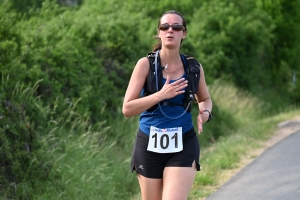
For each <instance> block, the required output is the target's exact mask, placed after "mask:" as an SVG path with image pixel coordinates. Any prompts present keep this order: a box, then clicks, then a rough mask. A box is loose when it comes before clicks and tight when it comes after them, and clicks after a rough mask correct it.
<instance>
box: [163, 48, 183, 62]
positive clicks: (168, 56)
mask: <svg viewBox="0 0 300 200" xmlns="http://www.w3.org/2000/svg"><path fill="white" fill-rule="evenodd" d="M159 54H160V59H161V60H162V61H163V63H164V64H168V65H173V64H175V63H177V61H178V58H179V56H180V55H179V51H178V49H176V50H175V49H174V50H169V49H168V50H164V49H162V50H161V51H160V52H159Z"/></svg>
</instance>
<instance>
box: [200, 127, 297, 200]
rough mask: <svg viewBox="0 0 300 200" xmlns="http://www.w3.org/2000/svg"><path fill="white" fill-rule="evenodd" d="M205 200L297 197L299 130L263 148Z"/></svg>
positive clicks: (295, 198)
mask: <svg viewBox="0 0 300 200" xmlns="http://www.w3.org/2000/svg"><path fill="white" fill-rule="evenodd" d="M206 200H300V131H297V132H295V133H293V134H291V135H290V136H288V137H286V138H285V139H283V140H281V141H280V142H278V143H277V144H275V145H274V146H272V147H270V148H269V149H267V150H266V151H265V152H264V153H262V154H261V155H260V156H258V157H257V158H256V159H255V160H254V161H253V162H251V163H250V164H249V165H247V166H246V167H245V168H244V169H242V170H241V171H240V172H239V173H237V174H236V175H235V176H234V177H232V178H231V179H230V180H229V181H228V182H227V183H225V184H224V185H223V186H221V187H220V188H219V189H218V190H217V191H216V192H215V193H213V194H212V195H211V196H209V197H208V198H207V199H206Z"/></svg>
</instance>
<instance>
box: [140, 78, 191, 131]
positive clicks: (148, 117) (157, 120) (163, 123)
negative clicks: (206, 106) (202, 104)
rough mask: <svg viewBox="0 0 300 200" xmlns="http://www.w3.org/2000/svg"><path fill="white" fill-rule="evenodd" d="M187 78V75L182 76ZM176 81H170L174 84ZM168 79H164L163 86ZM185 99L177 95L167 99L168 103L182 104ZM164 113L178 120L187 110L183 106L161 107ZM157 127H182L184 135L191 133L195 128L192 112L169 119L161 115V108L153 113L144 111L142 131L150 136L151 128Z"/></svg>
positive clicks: (141, 122) (141, 117)
mask: <svg viewBox="0 0 300 200" xmlns="http://www.w3.org/2000/svg"><path fill="white" fill-rule="evenodd" d="M182 77H185V74H184V75H183V76H182ZM174 81H176V80H170V83H173V82H174ZM165 82H166V79H165V78H163V84H165ZM183 99H184V94H180V95H177V96H175V97H173V98H171V99H166V100H164V101H166V102H176V103H182V102H183ZM161 109H162V111H163V112H164V113H165V114H166V115H167V116H169V117H171V118H176V117H178V116H180V115H181V114H182V113H183V112H184V111H185V108H184V107H182V106H163V105H161ZM151 126H155V127H157V128H174V127H182V133H185V132H187V131H189V130H190V129H191V128H192V127H193V121H192V115H191V113H190V112H186V113H185V114H184V115H183V116H181V117H180V118H177V119H169V118H167V117H165V116H164V115H163V113H161V111H160V109H159V107H158V106H157V108H156V109H155V110H154V111H152V112H148V111H144V112H143V113H141V115H140V129H141V131H142V132H144V133H145V134H147V135H149V134H150V127H151Z"/></svg>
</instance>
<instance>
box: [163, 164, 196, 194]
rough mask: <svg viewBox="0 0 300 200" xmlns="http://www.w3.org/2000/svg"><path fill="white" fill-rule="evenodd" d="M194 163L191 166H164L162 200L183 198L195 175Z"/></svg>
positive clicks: (187, 192)
mask: <svg viewBox="0 0 300 200" xmlns="http://www.w3.org/2000/svg"><path fill="white" fill-rule="evenodd" d="M196 172H197V169H196V163H195V161H194V162H193V164H192V167H166V168H165V170H164V175H163V180H164V181H163V195H162V199H163V200H185V199H187V198H188V195H189V192H190V190H191V188H192V186H193V183H194V180H195V176H196Z"/></svg>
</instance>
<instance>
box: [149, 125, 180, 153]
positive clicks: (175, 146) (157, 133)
mask: <svg viewBox="0 0 300 200" xmlns="http://www.w3.org/2000/svg"><path fill="white" fill-rule="evenodd" d="M182 149H183V146H182V127H175V128H165V129H160V128H156V127H154V126H151V127H150V135H149V142H148V148H147V150H148V151H152V152H156V153H175V152H179V151H182Z"/></svg>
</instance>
